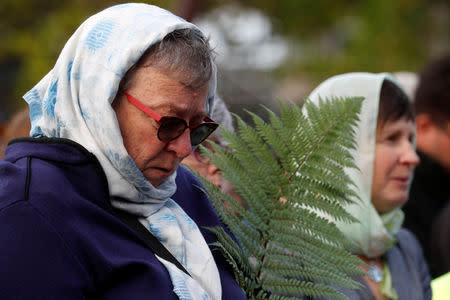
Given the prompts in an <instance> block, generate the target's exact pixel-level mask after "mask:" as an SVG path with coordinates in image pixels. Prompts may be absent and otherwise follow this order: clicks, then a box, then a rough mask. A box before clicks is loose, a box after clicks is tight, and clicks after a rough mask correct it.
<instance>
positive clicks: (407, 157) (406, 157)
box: [400, 141, 420, 167]
mask: <svg viewBox="0 0 450 300" xmlns="http://www.w3.org/2000/svg"><path fill="white" fill-rule="evenodd" d="M400 162H401V163H403V164H407V165H410V166H412V167H415V166H417V165H418V164H419V162H420V158H419V156H418V155H417V152H416V150H415V149H414V146H413V145H412V143H411V142H409V141H408V142H407V143H406V145H405V148H404V150H403V153H402V155H401V156H400Z"/></svg>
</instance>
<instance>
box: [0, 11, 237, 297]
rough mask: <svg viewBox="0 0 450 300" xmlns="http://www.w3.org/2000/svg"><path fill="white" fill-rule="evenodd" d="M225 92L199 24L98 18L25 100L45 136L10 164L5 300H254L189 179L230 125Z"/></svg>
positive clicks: (0, 261)
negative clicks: (221, 104) (221, 102)
mask: <svg viewBox="0 0 450 300" xmlns="http://www.w3.org/2000/svg"><path fill="white" fill-rule="evenodd" d="M215 86H216V72H215V65H214V62H213V52H212V50H211V48H210V46H209V43H208V40H207V38H206V37H205V36H204V34H203V33H202V32H201V31H200V30H199V29H198V28H197V27H196V26H195V25H193V24H191V23H189V22H186V21H185V20H183V19H181V18H179V17H177V16H175V15H173V14H171V13H170V12H168V11H166V10H163V9H160V8H159V7H156V6H152V5H147V4H142V3H141V4H136V3H131V4H121V5H117V6H112V7H110V8H108V9H105V10H103V11H101V12H99V13H98V14H95V15H94V16H92V17H90V18H88V19H87V20H86V21H85V22H84V23H83V24H82V25H81V26H80V27H79V28H78V29H77V30H76V32H75V33H74V34H73V35H72V37H71V38H70V39H69V40H68V42H67V43H66V45H65V47H64V49H63V50H62V52H61V54H60V56H59V58H58V59H57V62H56V64H55V66H54V67H53V68H52V70H51V71H50V72H49V73H48V74H47V75H46V76H45V77H44V78H43V79H42V80H41V81H40V82H39V83H38V84H37V85H36V86H35V87H34V88H32V89H31V90H30V91H29V92H28V93H27V94H26V95H25V96H24V99H25V100H26V101H27V103H28V105H29V108H30V120H31V131H30V136H31V137H29V138H21V139H15V140H14V141H13V142H11V143H10V144H9V145H8V147H7V150H6V157H5V159H4V160H0V183H1V184H0V224H1V226H0V245H2V247H0V298H1V299H145V298H150V299H233V300H237V299H244V298H245V295H244V293H243V291H242V289H241V288H240V287H239V286H238V285H237V283H236V282H235V280H234V278H233V275H232V271H231V270H230V268H229V265H228V264H227V262H226V261H225V259H224V258H223V256H222V255H221V254H220V253H219V252H218V251H214V252H215V253H214V256H213V254H212V253H211V250H210V248H209V246H208V244H209V243H213V242H214V241H215V237H214V236H213V234H212V233H210V232H208V231H207V230H206V229H205V228H203V226H216V225H220V222H219V219H218V216H217V214H216V213H215V211H214V210H213V209H212V206H211V204H210V203H209V201H208V199H207V197H206V196H205V195H204V193H203V192H201V190H200V189H199V188H198V186H200V185H201V184H200V183H199V182H198V180H196V179H195V177H194V176H193V175H192V174H190V173H189V172H188V171H186V170H185V169H183V168H182V167H179V164H180V162H181V161H182V159H184V158H185V157H186V156H188V155H189V154H190V152H191V151H192V148H193V147H195V146H197V145H198V144H200V143H201V142H202V141H203V140H204V139H206V138H207V137H208V136H209V134H211V133H212V131H214V130H215V129H216V127H217V123H215V122H214V121H212V120H211V119H210V118H208V114H209V113H210V108H211V106H212V104H213V102H214V95H215ZM175 177H179V180H178V184H181V185H183V186H181V187H180V186H178V187H177V185H176V183H175ZM177 188H182V189H183V193H179V194H177V195H174V194H175V191H176V190H177ZM177 203H182V204H181V205H178V204H177ZM130 224H135V225H136V227H133V226H131V225H130ZM198 225H200V227H199V226H198ZM149 235H150V236H151V237H152V238H153V245H154V246H155V245H156V246H157V247H151V246H149V243H148V242H147V240H148V239H146V237H148V236H149Z"/></svg>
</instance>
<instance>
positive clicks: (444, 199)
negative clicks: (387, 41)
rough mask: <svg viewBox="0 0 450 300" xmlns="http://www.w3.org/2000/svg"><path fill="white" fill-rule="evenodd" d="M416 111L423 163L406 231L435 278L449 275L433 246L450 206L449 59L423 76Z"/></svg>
mask: <svg viewBox="0 0 450 300" xmlns="http://www.w3.org/2000/svg"><path fill="white" fill-rule="evenodd" d="M414 107H415V111H416V118H415V123H416V128H417V150H418V154H419V157H420V160H421V162H420V164H419V166H418V167H417V168H416V170H415V174H414V180H413V182H412V185H411V191H410V200H409V201H408V203H407V204H406V205H405V206H404V212H405V227H406V228H408V229H409V230H411V231H412V232H413V233H414V234H415V235H416V236H417V238H418V239H419V241H420V243H421V244H422V247H423V249H424V254H425V258H426V259H427V262H428V264H429V266H430V272H431V275H432V276H433V277H436V276H439V275H441V274H443V273H446V272H449V271H450V269H449V267H448V264H445V263H443V262H442V261H441V259H440V256H436V255H433V248H432V245H431V244H430V237H431V235H432V231H431V227H432V224H433V222H434V221H435V219H436V217H437V215H438V214H439V213H441V211H442V210H443V208H444V207H445V206H446V205H448V204H449V203H450V55H446V56H443V57H440V58H438V59H435V60H433V61H431V62H430V63H429V64H428V65H427V66H426V67H425V68H424V69H423V71H422V72H421V73H420V77H419V82H418V86H417V89H416V92H415V96H414ZM442 229H443V230H446V229H445V228H442ZM446 252H447V255H448V254H450V249H447V250H446Z"/></svg>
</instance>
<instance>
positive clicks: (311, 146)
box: [194, 98, 364, 299]
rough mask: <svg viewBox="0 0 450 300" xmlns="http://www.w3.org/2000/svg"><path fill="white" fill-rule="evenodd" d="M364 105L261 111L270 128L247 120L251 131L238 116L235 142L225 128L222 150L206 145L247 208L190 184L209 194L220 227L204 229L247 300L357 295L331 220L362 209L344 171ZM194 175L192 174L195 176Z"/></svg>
mask: <svg viewBox="0 0 450 300" xmlns="http://www.w3.org/2000/svg"><path fill="white" fill-rule="evenodd" d="M362 100H363V99H362V98H345V99H330V100H327V99H325V100H323V99H320V100H319V103H318V105H316V104H313V103H312V102H306V103H305V105H304V107H303V108H301V107H299V106H297V105H295V104H292V103H291V104H290V105H289V106H288V105H286V104H284V103H281V102H280V106H281V114H280V116H277V115H276V114H275V113H273V112H272V111H270V110H269V109H268V108H265V109H266V111H267V112H268V114H269V123H266V122H265V121H263V119H262V118H261V117H259V116H257V115H255V114H253V113H251V112H249V114H250V116H251V117H252V119H253V122H254V124H255V126H250V125H248V124H246V123H245V122H244V121H243V120H242V119H241V118H239V117H238V116H235V118H236V121H237V129H238V133H239V134H238V135H237V134H233V133H231V132H228V131H226V130H224V129H223V128H222V129H221V130H222V135H223V137H224V138H225V140H226V141H227V142H228V148H229V149H231V151H226V150H224V149H222V148H221V147H219V146H218V145H216V144H214V143H212V147H213V151H214V152H212V151H210V150H208V149H206V148H204V147H202V148H201V149H202V152H203V153H204V155H206V156H207V157H208V158H210V159H211V162H212V163H213V164H215V165H216V166H217V167H218V168H219V169H220V170H221V172H222V173H223V176H224V178H225V179H226V180H228V181H229V182H230V183H231V184H232V185H233V188H234V190H235V192H236V193H237V194H238V195H239V196H240V197H241V198H242V199H243V200H244V201H245V203H246V204H247V207H248V208H244V207H243V206H242V205H241V203H240V202H238V201H237V200H236V199H234V198H233V197H231V196H230V195H225V194H223V193H222V191H221V190H220V189H219V188H218V187H217V186H215V185H214V184H212V183H211V182H209V181H208V180H206V179H204V178H203V177H200V176H199V175H198V174H196V175H197V177H199V179H200V180H201V182H202V184H203V185H204V187H205V191H206V192H207V193H208V194H209V197H210V199H211V202H212V204H213V205H214V207H215V209H216V210H217V212H218V214H219V216H220V218H221V220H222V221H223V223H224V224H226V226H227V227H228V229H229V231H230V232H231V233H232V234H233V236H234V237H235V240H234V239H232V238H231V237H230V236H228V234H227V233H226V232H225V231H224V230H223V229H222V228H209V230H211V231H213V232H214V233H215V234H216V236H217V238H218V240H217V242H216V243H214V244H213V245H214V246H216V247H217V249H219V250H220V251H222V252H223V253H224V256H225V258H226V260H227V261H228V262H229V263H230V265H231V266H232V269H233V271H234V274H235V277H236V280H237V282H238V283H239V285H240V286H241V287H242V289H243V290H244V291H245V292H246V295H247V297H248V298H249V299H297V298H299V297H303V296H311V297H323V298H334V299H345V296H344V295H343V294H341V293H340V292H338V291H336V290H335V289H334V287H337V286H339V287H344V288H348V289H354V288H358V287H359V286H360V284H359V283H358V282H356V281H354V280H353V279H352V278H351V276H361V275H362V274H364V271H362V269H361V268H359V267H358V266H360V265H361V264H362V262H361V261H360V260H359V258H358V257H356V256H354V255H351V254H350V253H349V252H348V251H346V250H344V249H346V247H348V246H349V242H348V241H347V240H346V239H345V237H344V236H343V234H342V233H341V232H340V231H339V230H338V228H337V226H336V225H335V223H334V222H335V220H338V221H343V222H349V223H350V222H354V221H355V219H354V218H353V217H352V216H351V215H349V214H348V213H347V212H346V211H345V209H344V206H345V205H347V204H349V203H353V202H354V201H359V198H358V195H357V193H356V192H355V189H354V184H353V183H352V182H351V180H350V178H349V176H348V175H347V173H346V172H345V169H346V168H356V165H355V163H354V161H353V159H352V154H351V151H352V150H353V149H355V147H356V142H355V140H354V133H355V132H354V126H355V125H356V123H357V121H358V113H359V111H360V109H361V104H362ZM194 173H195V172H194Z"/></svg>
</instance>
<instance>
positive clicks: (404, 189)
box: [372, 117, 419, 213]
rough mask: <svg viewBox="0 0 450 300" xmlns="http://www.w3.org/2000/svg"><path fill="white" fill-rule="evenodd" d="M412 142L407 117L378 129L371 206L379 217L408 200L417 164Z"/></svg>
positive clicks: (412, 137)
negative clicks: (380, 214)
mask: <svg viewBox="0 0 450 300" xmlns="http://www.w3.org/2000/svg"><path fill="white" fill-rule="evenodd" d="M413 139H414V125H413V122H412V121H411V120H409V119H408V118H406V117H404V118H401V119H399V120H394V121H387V122H386V123H384V124H382V126H380V125H379V126H378V127H377V133H376V144H375V165H374V174H373V182H372V204H373V205H374V207H375V209H376V210H377V211H378V212H379V213H385V212H388V211H391V210H393V209H394V208H397V207H400V206H402V205H403V204H405V203H406V201H407V200H408V193H409V187H410V184H411V181H412V175H413V171H414V167H415V166H417V164H418V163H419V157H418V156H417V154H416V151H415V149H414V145H413Z"/></svg>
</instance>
